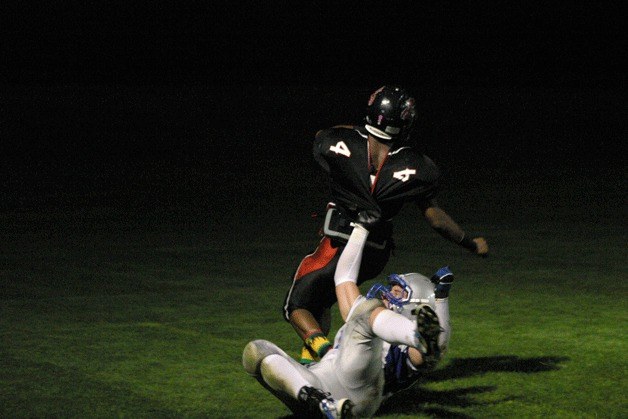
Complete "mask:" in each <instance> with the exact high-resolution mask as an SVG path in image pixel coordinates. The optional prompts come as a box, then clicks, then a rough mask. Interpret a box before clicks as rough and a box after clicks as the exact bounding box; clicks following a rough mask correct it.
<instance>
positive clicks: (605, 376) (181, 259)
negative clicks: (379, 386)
mask: <svg viewBox="0 0 628 419" xmlns="http://www.w3.org/2000/svg"><path fill="white" fill-rule="evenodd" d="M617 172H618V173H610V172H608V173H604V174H602V175H601V176H597V177H589V176H585V175H582V174H578V173H572V172H570V171H566V172H560V173H557V174H556V175H555V176H553V177H548V178H543V180H539V179H538V178H530V177H525V176H517V175H508V176H506V175H504V174H503V173H501V174H493V175H494V177H490V178H491V179H498V180H499V181H491V182H486V181H483V182H479V181H473V180H472V179H470V178H465V177H463V176H460V177H459V179H460V181H459V183H457V184H456V185H450V186H449V189H448V190H446V191H445V192H444V193H443V197H442V199H441V204H442V205H443V207H445V208H446V209H447V210H448V211H449V212H450V214H452V216H454V218H456V219H457V220H458V221H459V222H460V223H461V224H462V225H463V226H464V227H465V228H466V229H467V230H468V231H471V232H482V233H483V234H485V235H486V237H487V238H488V239H489V242H490V245H491V250H492V254H491V257H489V258H487V259H480V258H476V257H474V256H472V255H469V254H467V253H465V252H464V251H463V250H461V249H459V248H457V247H456V246H454V245H452V244H450V243H447V242H445V241H444V240H442V239H441V238H440V237H438V236H436V234H435V233H433V232H432V231H431V230H429V229H428V228H427V227H426V225H425V224H424V222H423V221H422V220H420V219H417V218H416V215H415V213H414V212H413V211H412V210H413V208H411V207H408V208H407V209H404V211H403V212H402V214H400V216H399V218H398V220H397V223H396V225H397V244H398V249H397V254H396V256H395V257H394V258H393V259H392V260H391V262H390V264H389V266H388V268H387V271H388V272H409V271H418V272H421V273H424V274H431V273H432V271H433V270H435V269H437V268H438V267H440V266H442V265H445V264H448V265H450V266H451V268H452V270H453V271H454V272H455V273H456V275H457V277H456V282H455V285H454V289H453V291H452V296H451V315H452V324H453V336H452V340H451V349H450V352H449V354H448V358H447V359H446V360H445V361H444V362H442V363H441V364H440V365H439V367H438V368H437V369H436V370H435V371H434V372H433V373H431V374H429V375H427V376H426V377H425V379H424V380H423V381H422V382H420V383H418V384H417V385H415V386H414V387H412V388H411V389H409V390H408V391H406V392H405V393H401V394H398V395H396V396H395V397H393V398H392V399H391V400H390V403H388V404H386V405H385V406H383V407H382V409H381V410H380V412H379V413H378V416H379V417H383V418H387V417H399V418H401V417H408V418H410V417H413V418H415V417H474V418H485V417H492V418H493V417H517V418H522V417H566V418H572V417H575V418H579V417H581V418H589V417H604V418H606V417H608V418H622V417H623V418H625V417H627V416H628V405H627V403H626V394H627V393H628V381H627V379H626V374H627V365H628V364H627V353H628V347H627V345H626V343H627V342H626V333H625V332H626V326H627V320H628V311H627V304H626V301H627V300H626V297H627V296H628V294H627V291H628V289H627V279H628V275H627V274H628V272H627V270H626V264H625V262H626V260H627V258H626V256H627V255H628V253H627V247H626V232H627V230H626V202H625V177H624V176H625V173H623V172H622V171H621V170H620V171H617ZM453 175H455V174H452V176H453ZM300 176H303V177H304V178H307V176H309V173H307V171H306V172H304V174H302V175H300ZM302 181H303V179H299V178H297V179H294V182H293V183H290V182H284V183H282V184H281V186H278V182H268V183H266V184H264V185H247V184H243V185H239V186H237V187H238V188H239V189H238V190H237V191H236V192H237V194H236V195H235V196H234V195H229V194H227V193H226V191H228V190H230V188H234V187H236V182H232V183H231V184H223V186H224V189H220V188H218V189H215V190H213V191H212V193H215V194H216V195H215V196H217V197H218V196H219V197H221V198H220V199H214V200H208V201H209V203H207V202H206V204H205V205H204V206H198V207H196V206H194V205H189V206H185V205H181V206H176V205H164V206H160V205H148V206H146V205H145V206H142V205H135V206H134V205H130V206H128V207H127V208H125V209H122V207H121V206H116V205H114V204H112V205H111V206H102V205H101V206H95V205H83V206H77V205H75V206H73V207H72V209H64V208H62V207H55V208H53V209H48V210H44V209H41V208H40V209H30V210H27V209H24V210H19V211H17V210H12V211H5V212H3V213H2V214H0V228H1V231H2V238H3V239H2V240H1V241H0V257H1V258H2V263H1V266H0V269H1V270H0V278H1V280H0V295H1V299H0V339H1V344H0V416H1V417H11V418H12V417H81V418H83V417H129V418H135V417H151V418H153V417H208V418H209V417H211V418H273V417H286V416H289V415H290V412H289V411H288V409H287V408H285V407H284V406H283V405H282V404H281V403H280V402H279V401H277V400H276V399H274V398H273V397H272V396H271V395H270V394H268V393H267V392H266V391H265V390H264V389H263V388H262V387H261V386H260V385H259V384H258V383H257V382H256V381H255V380H254V379H252V378H251V377H249V376H247V375H246V374H245V373H244V371H243V369H242V366H241V352H242V349H243V347H244V345H245V344H246V343H247V342H248V341H249V340H252V339H255V338H265V339H269V340H272V341H274V342H275V343H277V344H278V345H280V346H281V347H284V348H286V350H287V351H288V352H290V353H291V354H293V355H295V356H296V354H297V350H298V348H299V341H298V339H297V336H296V334H295V333H294V332H293V330H292V328H291V327H290V326H289V325H288V324H287V323H285V322H284V321H283V320H282V317H281V313H280V308H281V303H282V299H283V297H284V293H285V291H286V290H287V287H288V285H289V281H290V280H289V278H290V276H291V274H292V270H293V269H294V267H295V266H296V263H298V261H299V260H300V258H301V257H302V256H303V255H305V254H306V253H307V252H308V251H310V250H311V249H312V247H313V246H314V245H315V243H316V236H315V233H316V230H317V225H316V223H315V222H312V221H311V220H310V212H311V209H312V207H313V204H312V202H311V201H312V199H314V198H316V199H318V198H320V197H319V196H318V195H317V192H308V191H301V190H299V191H298V193H301V192H303V194H301V195H300V196H298V197H297V196H295V197H294V199H293V201H294V202H283V201H282V200H281V199H280V196H282V194H283V193H284V192H290V191H292V192H293V193H294V192H295V189H296V188H297V186H296V185H299V184H300V182H302ZM243 196H248V198H247V199H243V198H242V197H243ZM321 205H324V202H321ZM269 213H272V214H269ZM369 285H370V282H369V283H367V284H365V285H364V287H365V288H366V287H368V286H369ZM333 315H334V329H336V328H337V327H338V326H339V324H338V320H339V316H338V314H337V312H334V314H333Z"/></svg>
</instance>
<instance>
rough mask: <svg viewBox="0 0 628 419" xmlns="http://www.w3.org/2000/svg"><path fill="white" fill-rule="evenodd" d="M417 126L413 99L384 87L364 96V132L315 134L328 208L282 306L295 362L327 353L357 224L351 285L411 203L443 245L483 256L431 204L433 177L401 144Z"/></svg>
mask: <svg viewBox="0 0 628 419" xmlns="http://www.w3.org/2000/svg"><path fill="white" fill-rule="evenodd" d="M415 119H416V109H415V100H414V98H413V97H412V96H411V95H410V94H409V93H408V92H407V91H406V90H405V89H404V88H402V87H399V86H383V87H381V88H379V89H377V90H376V91H375V92H373V94H372V95H371V96H370V98H369V101H368V106H367V109H366V118H365V124H364V125H363V126H346V125H342V126H336V127H333V128H330V129H325V130H321V131H319V132H317V133H316V137H315V140H314V147H313V152H314V158H315V160H316V161H317V162H318V163H319V164H320V166H321V167H322V168H323V170H324V171H325V172H326V173H327V174H328V176H329V180H330V188H331V198H332V199H331V202H330V203H329V205H328V210H327V214H326V217H325V224H324V228H323V232H324V236H323V238H322V240H321V241H320V243H319V245H318V247H317V248H316V250H315V251H314V252H313V253H311V254H309V255H307V256H305V257H304V258H303V259H302V261H301V263H300V264H299V266H298V267H297V269H296V272H295V274H294V277H293V281H292V285H291V286H290V288H289V290H288V292H287V294H286V298H285V301H284V306H283V312H284V318H285V319H286V320H287V321H288V322H290V324H292V326H293V327H294V329H295V330H296V332H297V334H298V335H299V336H300V337H301V339H303V342H304V346H303V349H302V351H301V362H302V363H304V364H307V363H310V362H313V361H317V360H319V359H320V357H322V356H323V355H324V354H325V353H326V352H327V350H329V348H330V347H331V342H330V341H329V340H328V339H327V334H328V333H329V330H330V327H331V317H330V308H331V306H332V305H333V304H334V303H335V302H336V295H335V287H334V273H335V271H336V265H337V263H338V259H339V258H340V255H341V254H342V251H343V249H344V245H345V244H346V241H347V240H348V238H349V236H350V234H351V231H352V229H353V223H354V222H359V223H360V224H362V225H364V226H366V227H367V228H368V229H369V231H370V234H369V240H368V242H367V244H366V247H365V249H364V257H363V258H362V262H361V266H360V270H359V277H358V282H357V283H358V285H360V284H361V283H363V282H364V281H367V280H369V279H372V278H374V277H376V276H377V275H379V274H380V273H381V272H382V270H383V269H384V267H385V265H386V263H387V262H388V259H389V257H390V253H391V251H392V248H393V243H392V233H393V231H392V219H393V217H394V216H395V215H397V214H398V213H399V211H400V210H401V208H402V207H403V205H404V204H405V203H408V202H413V203H415V204H416V205H417V206H418V208H419V210H420V211H421V214H422V215H423V217H424V218H425V219H426V221H427V222H428V224H429V225H430V226H431V227H432V228H433V229H434V230H436V231H437V232H438V233H439V234H440V235H441V236H443V237H445V238H446V239H448V240H450V241H452V242H454V243H457V244H459V245H460V246H463V247H465V248H466V249H468V250H469V251H471V252H473V253H475V254H477V255H480V256H486V255H488V244H487V242H486V240H485V239H484V238H483V237H475V238H472V237H468V236H467V235H466V234H465V232H464V230H463V229H462V228H461V227H460V226H459V225H458V224H457V223H456V222H455V221H454V220H453V219H452V218H451V217H450V216H449V215H448V214H447V213H446V212H445V211H444V210H443V209H442V208H440V207H439V206H438V204H437V202H436V199H435V198H436V195H437V192H438V180H439V177H440V172H439V170H438V168H437V167H436V165H435V164H434V163H433V162H432V160H430V158H429V157H427V156H425V155H423V154H422V153H420V152H419V151H418V150H416V149H415V148H413V147H411V146H410V145H409V144H408V142H407V139H408V136H409V134H410V130H411V129H412V127H413V124H414V121H415Z"/></svg>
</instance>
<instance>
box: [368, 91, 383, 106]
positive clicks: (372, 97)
mask: <svg viewBox="0 0 628 419" xmlns="http://www.w3.org/2000/svg"><path fill="white" fill-rule="evenodd" d="M384 87H386V86H382V87H380V88H379V89H377V90H376V91H374V92H373V93H371V97H370V98H369V106H371V105H372V104H373V103H374V102H375V98H376V97H377V94H378V93H379V92H381V91H382V90H384Z"/></svg>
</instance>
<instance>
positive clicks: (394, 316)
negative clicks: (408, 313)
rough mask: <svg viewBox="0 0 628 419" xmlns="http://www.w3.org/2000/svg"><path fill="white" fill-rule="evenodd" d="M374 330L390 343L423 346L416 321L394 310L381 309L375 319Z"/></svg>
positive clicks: (415, 346) (414, 346)
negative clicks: (417, 331)
mask: <svg viewBox="0 0 628 419" xmlns="http://www.w3.org/2000/svg"><path fill="white" fill-rule="evenodd" d="M373 332H374V333H375V334H376V335H377V336H379V337H380V338H382V339H384V340H385V341H386V342H388V343H392V344H398V345H399V344H401V345H408V346H412V347H413V348H421V347H422V346H421V343H420V342H419V338H418V337H417V333H416V323H415V322H413V321H411V320H410V319H408V318H406V317H404V316H402V315H401V314H399V313H395V312H394V311H392V310H383V311H381V312H380V313H379V314H378V315H377V317H375V320H373Z"/></svg>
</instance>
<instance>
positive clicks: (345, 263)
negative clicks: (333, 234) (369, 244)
mask: <svg viewBox="0 0 628 419" xmlns="http://www.w3.org/2000/svg"><path fill="white" fill-rule="evenodd" d="M368 235H369V232H368V230H367V229H365V228H364V227H362V226H361V225H356V226H355V227H354V228H353V232H352V233H351V236H350V237H349V241H348V242H347V244H346V246H345V248H344V250H343V251H342V254H341V255H340V259H338V265H337V267H336V272H335V274H334V282H335V284H336V298H337V299H338V309H339V310H340V315H341V316H342V319H343V320H346V319H347V315H348V314H349V311H350V310H351V306H352V305H353V303H354V301H355V300H356V298H358V296H359V295H360V289H359V288H358V286H357V281H358V274H359V273H360V264H361V263H362V251H363V250H364V245H365V244H366V239H367V238H368Z"/></svg>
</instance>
